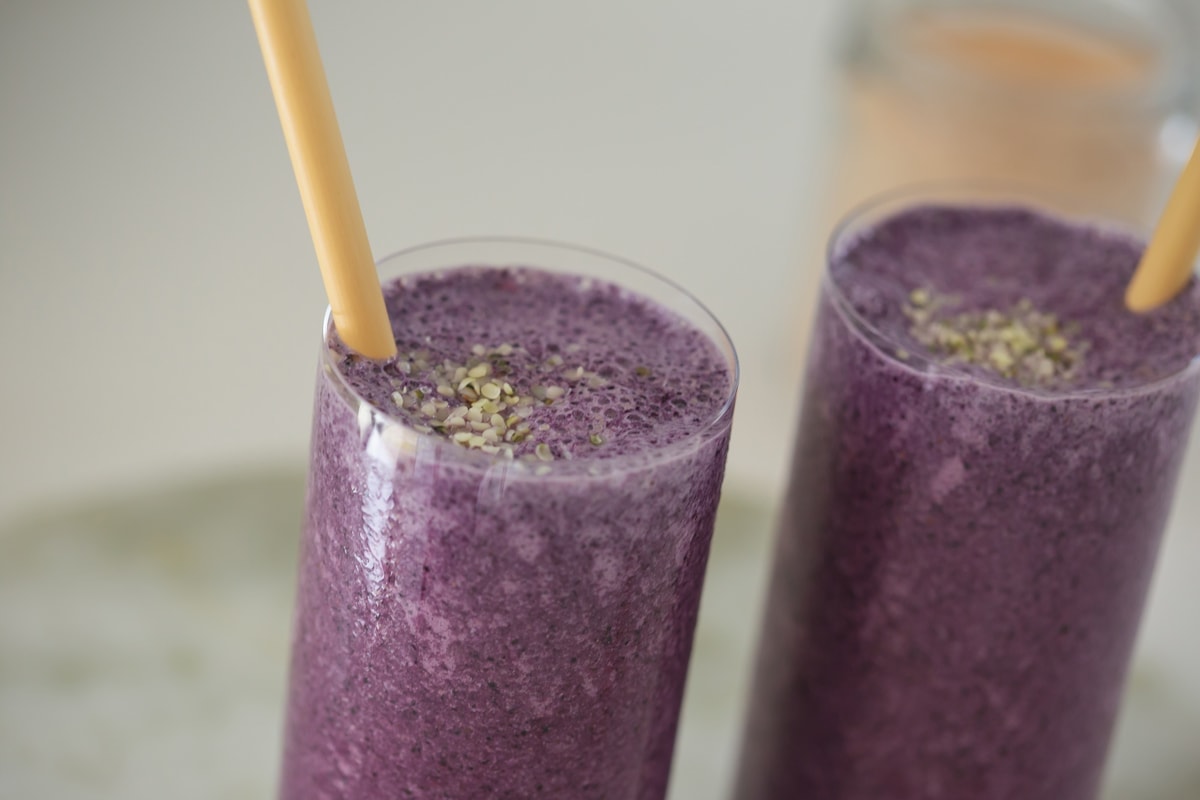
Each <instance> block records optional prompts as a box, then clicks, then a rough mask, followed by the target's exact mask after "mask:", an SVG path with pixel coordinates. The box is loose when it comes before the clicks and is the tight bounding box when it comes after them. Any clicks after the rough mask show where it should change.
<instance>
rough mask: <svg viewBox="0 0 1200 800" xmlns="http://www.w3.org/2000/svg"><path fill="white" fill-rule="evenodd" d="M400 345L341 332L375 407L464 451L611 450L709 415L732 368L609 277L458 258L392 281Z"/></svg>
mask: <svg viewBox="0 0 1200 800" xmlns="http://www.w3.org/2000/svg"><path fill="white" fill-rule="evenodd" d="M385 299H386V303H387V307H388V312H389V315H390V317H391V319H392V325H393V330H394V332H395V336H396V343H397V348H398V350H399V355H398V356H397V358H396V359H395V360H393V361H390V362H387V363H385V364H381V363H379V362H373V361H370V360H368V359H363V358H359V357H357V356H355V355H352V354H350V353H348V351H347V350H346V348H345V347H344V345H341V344H340V343H339V342H337V341H336V340H335V341H334V342H333V343H332V347H333V348H334V349H335V351H336V352H338V353H339V355H341V357H342V367H341V369H342V372H343V374H344V375H345V376H346V380H347V382H348V383H349V385H350V386H351V387H352V388H353V389H354V390H355V391H356V392H357V393H358V394H359V395H360V396H361V397H363V398H365V399H366V400H368V401H369V402H370V403H371V404H372V405H374V406H375V407H376V408H378V409H380V410H382V411H384V412H385V413H388V414H391V415H393V416H395V417H397V418H399V419H401V420H403V421H404V422H406V423H407V424H409V425H410V426H412V427H414V428H416V429H417V430H419V431H421V432H423V433H428V434H430V435H433V436H440V437H442V438H445V439H448V440H449V441H452V442H454V443H455V444H458V445H460V446H462V447H464V448H466V449H469V450H479V451H482V452H485V453H489V454H491V455H494V456H497V457H503V458H516V459H525V460H529V461H547V462H548V461H554V460H558V459H581V458H586V459H607V458H612V457H614V456H618V455H626V454H633V453H639V452H644V451H647V450H652V449H655V448H661V447H663V446H665V445H669V444H671V443H672V442H676V441H678V440H680V439H683V438H685V437H687V436H689V435H692V434H694V433H695V432H697V431H699V430H702V429H703V428H705V427H706V426H707V425H710V424H711V423H712V422H713V420H714V419H715V417H716V416H717V413H718V411H719V410H720V409H721V407H722V406H723V405H724V403H725V401H726V399H727V397H728V395H729V393H730V389H731V381H732V376H731V375H730V372H729V369H728V367H727V366H726V363H725V359H724V358H723V357H722V355H721V353H720V352H718V350H717V348H716V346H715V345H714V344H713V342H712V340H711V339H710V338H709V337H708V336H706V335H705V334H704V333H703V332H702V331H700V330H699V329H698V328H696V327H695V326H694V325H692V324H691V323H689V322H687V321H686V320H684V319H683V318H682V317H679V316H677V315H675V314H673V313H672V312H669V311H667V310H666V309H665V308H663V307H662V306H659V305H657V304H654V303H651V302H649V301H648V300H646V299H645V298H642V297H640V296H638V295H636V294H633V293H631V292H629V291H627V290H625V289H622V288H620V287H618V286H616V285H614V284H611V283H606V282H602V281H597V280H594V279H591V278H586V277H580V276H568V275H558V274H553V273H549V272H545V271H540V270H536V269H530V268H522V267H511V268H504V269H491V268H481V267H469V266H468V267H460V268H457V269H450V270H446V271H442V272H437V273H429V274H423V275H418V276H413V277H407V278H401V279H399V280H396V281H395V282H393V283H391V284H389V285H388V286H386V287H385Z"/></svg>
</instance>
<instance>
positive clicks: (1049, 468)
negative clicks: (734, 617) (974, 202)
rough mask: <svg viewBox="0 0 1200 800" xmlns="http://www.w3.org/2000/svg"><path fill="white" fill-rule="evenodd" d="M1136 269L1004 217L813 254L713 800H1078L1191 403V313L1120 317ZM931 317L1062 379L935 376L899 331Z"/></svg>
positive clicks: (858, 238)
mask: <svg viewBox="0 0 1200 800" xmlns="http://www.w3.org/2000/svg"><path fill="white" fill-rule="evenodd" d="M1140 252H1141V245H1140V243H1138V242H1137V241H1134V240H1132V239H1130V238H1127V237H1125V236H1123V235H1120V234H1117V233H1112V232H1106V231H1103V230H1099V229H1096V228H1092V227H1085V226H1082V225H1077V224H1074V223H1068V222H1066V221H1064V220H1061V219H1057V218H1051V217H1048V216H1044V215H1042V214H1040V213H1035V212H1032V211H1028V210H1022V209H1019V208H1011V207H1010V208H985V207H952V206H922V207H917V208H913V209H910V210H907V211H904V212H901V213H898V214H896V215H894V216H890V217H886V218H884V219H883V221H879V222H876V223H875V224H873V225H871V226H870V227H867V228H866V229H865V230H859V231H857V232H854V233H851V234H848V235H846V236H845V237H843V238H842V239H841V241H840V242H838V243H837V244H836V245H835V248H834V251H833V254H832V259H831V265H830V268H829V273H828V275H827V276H826V286H825V287H824V290H823V293H822V297H821V301H820V310H819V314H818V319H817V322H816V331H815V337H814V343H813V347H812V350H811V352H810V360H809V366H808V372H807V378H806V383H805V392H804V399H803V411H802V416H801V421H800V429H799V433H798V438H797V446H796V451H795V456H794V463H793V471H792V478H791V485H790V490H789V492H788V496H787V500H786V503H785V508H784V510H783V513H782V517H781V524H780V528H779V531H778V539H777V544H776V553H775V559H776V560H775V562H774V572H773V576H772V581H771V587H770V592H769V598H768V605H767V609H766V618H765V624H764V629H763V634H762V643H761V648H760V652H759V659H758V667H757V674H756V681H755V685H754V690H753V696H752V701H751V710H750V714H749V719H748V724H747V727H746V738H745V742H744V749H743V753H742V760H741V764H740V771H739V775H738V779H737V783H736V790H735V793H734V796H735V797H736V798H737V800H859V799H860V798H861V799H863V800H865V799H866V798H871V799H872V800H875V799H877V798H888V799H889V800H911V799H915V798H948V799H949V800H963V799H964V798H971V800H1014V799H1015V798H1020V800H1091V799H1092V798H1094V797H1095V796H1096V793H1097V790H1098V786H1099V781H1100V776H1101V771H1102V766H1103V763H1104V759H1105V754H1106V749H1107V746H1108V742H1109V736H1110V732H1111V730H1112V727H1113V722H1114V716H1115V714H1116V713H1117V709H1118V705H1119V701H1120V695H1121V689H1122V684H1123V681H1124V676H1125V672H1126V668H1127V664H1128V660H1129V657H1130V653H1131V650H1132V646H1133V642H1134V637H1135V633H1136V629H1137V624H1138V620H1139V616H1140V614H1141V611H1142V606H1143V601H1144V599H1145V595H1146V591H1147V586H1148V583H1149V581H1150V577H1151V572H1152V569H1153V565H1154V560H1155V555H1156V551H1157V548H1158V543H1159V539H1160V536H1161V533H1162V530H1163V527H1164V525H1165V523H1166V520H1167V516H1168V512H1169V509H1170V506H1171V501H1172V495H1173V491H1174V486H1175V482H1176V478H1177V476H1178V472H1179V467H1180V462H1181V460H1182V457H1183V454H1184V451H1185V445H1186V441H1187V438H1188V435H1189V430H1190V427H1191V421H1192V418H1193V415H1194V413H1195V410H1196V404H1197V395H1198V393H1200V371H1198V369H1197V366H1196V362H1195V357H1196V354H1197V353H1200V291H1198V290H1197V287H1196V286H1195V284H1194V283H1193V285H1191V286H1189V287H1188V289H1187V290H1186V291H1185V293H1184V294H1183V295H1182V296H1181V297H1179V298H1177V299H1176V300H1175V301H1173V302H1172V303H1171V304H1170V305H1168V306H1167V307H1165V308H1163V309H1161V310H1159V311H1157V312H1155V313H1153V314H1150V315H1147V316H1144V317H1139V316H1135V315H1132V314H1130V313H1128V312H1126V311H1125V310H1124V307H1123V304H1122V296H1123V292H1124V288H1125V286H1126V284H1127V282H1128V280H1129V277H1130V276H1131V274H1132V272H1133V270H1134V268H1135V266H1136V264H1137V261H1138V257H1139V255H1140ZM935 293H936V294H938V295H940V296H942V297H946V298H951V301H950V302H949V303H948V304H947V306H946V307H945V309H944V310H943V311H941V312H939V313H941V314H943V315H944V317H945V318H947V319H949V318H951V317H953V316H955V315H960V316H961V317H962V318H970V319H972V320H975V321H976V322H977V323H978V324H983V323H981V322H979V320H984V319H987V317H986V316H985V315H986V312H987V311H988V310H996V309H1001V310H1003V309H1014V308H1023V309H1025V311H1023V312H1019V313H1029V314H1032V313H1034V312H1031V311H1029V309H1030V308H1035V309H1038V310H1039V312H1038V313H1039V314H1045V315H1049V314H1053V315H1054V317H1055V319H1056V320H1059V321H1061V324H1062V328H1061V331H1062V335H1063V336H1064V337H1065V336H1069V337H1070V340H1071V348H1072V349H1071V350H1070V352H1072V353H1073V354H1074V355H1075V356H1077V358H1074V359H1073V360H1071V363H1070V368H1069V369H1068V368H1066V367H1064V366H1063V365H1064V364H1066V363H1067V362H1066V361H1065V360H1064V361H1062V363H1059V362H1055V364H1053V365H1052V366H1054V368H1055V369H1056V370H1057V372H1052V371H1051V370H1050V369H1047V371H1046V377H1045V380H1043V381H1041V382H1038V381H1032V382H1030V381H1027V380H1021V379H1018V378H1017V377H1015V375H1016V374H1018V373H1016V372H1014V371H1013V370H1012V369H1009V370H1008V372H1009V373H1010V374H1003V373H1002V372H1001V371H1000V370H998V369H997V365H998V364H999V365H1002V366H1006V367H1008V366H1010V365H1009V360H1010V359H1008V358H1006V357H998V358H997V359H996V360H995V361H994V362H993V361H992V360H991V359H990V351H988V356H989V357H988V358H984V359H983V360H982V361H983V363H976V362H975V361H972V360H970V359H960V358H956V357H955V356H954V351H953V350H943V349H939V348H938V347H935V346H934V345H932V344H930V342H931V339H930V338H927V337H925V336H924V335H923V334H922V330H924V329H921V328H920V326H919V325H918V322H917V321H914V320H918V319H923V320H926V321H927V319H926V318H925V317H920V318H918V316H917V314H916V313H915V312H914V310H913V303H914V300H913V298H914V297H916V298H918V299H919V300H921V301H923V302H924V303H925V307H926V308H927V309H928V308H929V307H930V306H929V301H928V298H929V297H930V296H933V294H935ZM1023 301H1024V302H1023ZM1014 313H1017V312H1014ZM1038 318H1039V319H1041V320H1042V321H1045V320H1046V319H1048V316H1041V317H1038ZM998 330H1001V331H1002V332H1003V331H1007V330H1008V329H1007V328H1003V327H1001V328H998ZM1048 330H1050V331H1051V332H1050V333H1048V334H1047V335H1046V338H1045V339H1044V340H1043V341H1045V342H1052V343H1053V346H1051V347H1049V350H1048V352H1051V353H1065V352H1067V350H1066V349H1064V348H1063V347H1061V342H1059V341H1058V340H1056V339H1055V338H1054V337H1056V336H1058V335H1059V334H1058V328H1057V327H1054V326H1050V327H1048ZM1000 355H1001V356H1004V354H1003V353H1001V354H1000Z"/></svg>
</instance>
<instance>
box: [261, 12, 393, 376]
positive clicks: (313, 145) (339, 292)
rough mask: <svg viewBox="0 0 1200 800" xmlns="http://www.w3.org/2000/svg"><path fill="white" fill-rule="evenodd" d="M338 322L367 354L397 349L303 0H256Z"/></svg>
mask: <svg viewBox="0 0 1200 800" xmlns="http://www.w3.org/2000/svg"><path fill="white" fill-rule="evenodd" d="M249 3H250V13H251V15H252V16H253V17H254V28H255V30H256V31H257V32H258V43H259V46H260V47H261V48H262V54H263V61H264V62H265V63H266V67H267V76H268V77H269V78H270V80H271V91H272V92H273V93H274V95H275V105H276V107H277V108H278V109H279V120H280V122H281V123H282V124H283V135H284V138H285V139H286V140H287V146H288V153H289V154H290V155H291V159H292V169H293V170H294V171H295V173H296V183H297V184H298V185H299V187H300V198H301V199H302V200H303V202H304V213H305V215H306V216H307V217H308V227H309V230H310V231H311V232H312V238H313V245H314V246H315V247H316V250H317V261H318V263H319V264H320V266H321V276H322V278H323V279H324V282H325V291H326V293H327V294H328V295H329V307H330V308H331V309H332V311H333V323H334V325H335V326H337V331H338V335H340V336H341V337H342V340H343V341H344V342H345V343H346V344H347V345H348V346H349V347H351V348H352V349H354V350H355V351H357V352H359V353H361V354H362V355H364V356H367V357H368V358H378V359H383V358H389V357H391V356H394V355H395V354H396V343H395V341H394V339H393V338H392V327H391V323H390V322H389V321H388V316H387V309H386V308H385V306H384V302H383V294H382V293H381V292H380V289H379V277H378V275H377V274H376V272H375V266H374V262H373V260H372V258H371V246H370V244H369V243H368V242H367V230H366V226H365V225H363V218H362V211H361V210H360V209H359V205H358V195H357V194H355V192H354V181H353V179H352V178H351V177H350V164H349V162H348V161H347V160H346V148H345V146H344V145H343V144H342V134H341V131H340V130H339V129H338V124H337V117H336V116H335V115H334V111H333V99H332V98H331V97H330V95H329V84H328V82H327V81H326V79H325V70H324V68H323V67H322V65H321V55H320V53H319V52H317V39H316V35H315V34H314V33H313V27H312V19H311V18H310V17H309V14H308V7H307V5H305V2H304V0H249Z"/></svg>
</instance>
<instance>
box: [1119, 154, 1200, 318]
mask: <svg viewBox="0 0 1200 800" xmlns="http://www.w3.org/2000/svg"><path fill="white" fill-rule="evenodd" d="M1197 252H1200V142H1197V143H1196V149H1195V150H1193V151H1192V157H1191V159H1190V160H1189V161H1188V163H1187V166H1186V167H1184V170H1183V174H1182V175H1180V176H1179V182H1178V183H1176V184H1175V189H1174V190H1173V191H1172V192H1171V199H1170V200H1169V201H1167V207H1166V210H1165V211H1163V215H1162V217H1161V218H1160V219H1159V221H1158V227H1157V228H1156V229H1155V231H1154V235H1153V236H1152V237H1151V238H1150V243H1149V245H1147V247H1146V252H1145V253H1144V254H1143V255H1142V262H1141V264H1139V265H1138V268H1137V272H1135V273H1134V276H1133V280H1132V281H1130V283H1129V289H1128V290H1127V291H1126V293H1125V305H1126V306H1127V307H1128V308H1129V310H1130V311H1136V312H1139V313H1141V312H1146V311H1153V310H1154V309H1156V308H1158V307H1159V306H1161V305H1163V304H1165V303H1168V302H1170V301H1171V299H1172V298H1174V297H1175V295H1177V294H1179V292H1180V290H1182V289H1183V287H1184V286H1186V285H1187V282H1188V280H1189V279H1190V278H1191V277H1192V269H1193V264H1194V263H1195V261H1196V254H1197Z"/></svg>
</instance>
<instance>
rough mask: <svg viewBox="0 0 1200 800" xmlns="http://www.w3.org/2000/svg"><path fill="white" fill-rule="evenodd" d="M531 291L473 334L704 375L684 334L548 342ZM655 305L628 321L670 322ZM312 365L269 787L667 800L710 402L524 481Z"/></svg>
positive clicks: (309, 792)
mask: <svg viewBox="0 0 1200 800" xmlns="http://www.w3.org/2000/svg"><path fill="white" fill-rule="evenodd" d="M443 288H444V289H446V291H450V290H449V289H447V288H446V287H443ZM475 288H476V290H478V289H479V286H478V285H476V287H475ZM454 291H459V292H464V293H469V292H471V291H472V289H471V283H470V282H466V283H464V284H460V285H458V288H457V289H455V290H454ZM550 294H553V293H552V292H551V293H550ZM539 296H543V295H540V294H539V293H538V292H536V291H534V292H529V293H527V294H526V302H525V303H524V304H523V306H522V308H521V309H520V313H519V318H517V317H514V322H513V325H512V327H511V329H510V328H508V327H506V322H505V319H506V318H505V317H504V316H499V317H496V316H492V317H491V318H490V319H489V321H488V322H487V323H486V328H487V330H488V331H489V332H491V333H493V334H494V335H495V336H496V337H497V340H498V341H506V340H511V338H512V337H513V336H515V333H514V332H513V331H514V330H516V329H517V328H520V329H522V330H524V329H529V328H530V325H529V322H528V321H529V320H538V321H540V323H539V326H537V331H538V335H539V336H540V337H542V341H543V342H545V341H550V340H552V339H554V338H555V334H556V333H559V334H562V335H563V336H564V337H566V336H569V337H570V338H571V339H572V340H573V341H582V342H584V343H585V349H584V351H582V354H583V356H585V357H592V356H595V352H594V351H589V350H588V348H600V349H603V348H605V347H609V346H612V347H617V348H621V349H625V348H628V347H629V346H630V345H632V346H633V348H634V349H632V350H627V351H626V352H627V354H628V355H630V356H631V357H633V358H635V359H638V358H643V357H644V358H646V359H663V358H665V359H666V360H668V361H676V362H678V363H679V364H683V365H686V364H688V363H691V364H699V365H701V367H702V368H705V369H707V368H708V366H711V364H712V363H713V362H712V360H711V359H712V358H714V357H715V353H716V350H715V346H713V345H712V344H711V342H708V341H707V340H706V341H705V342H704V345H705V347H704V348H702V349H701V351H700V352H699V354H698V355H696V358H698V359H699V360H690V359H693V354H692V353H689V352H686V351H679V350H677V349H673V346H672V345H671V344H669V343H670V342H679V341H688V342H691V343H693V344H694V343H695V340H694V339H693V338H691V337H690V336H685V337H683V338H682V339H678V340H675V339H671V338H669V337H657V338H651V339H644V340H642V341H639V342H626V341H625V340H624V339H620V340H619V341H618V340H617V339H615V338H614V337H617V336H623V334H619V333H616V332H615V330H616V328H619V327H620V325H619V324H617V325H614V320H613V318H611V317H608V318H603V319H602V318H599V317H597V318H579V317H574V318H572V319H573V321H572V323H571V326H570V329H569V330H566V331H562V330H559V329H558V326H559V325H560V324H561V320H560V319H559V318H558V317H557V316H556V315H555V314H554V313H553V309H551V308H545V307H541V306H539V304H538V303H537V302H536V298H537V297H539ZM544 296H549V295H544ZM623 302H624V303H625V305H624V306H623V310H624V312H628V315H634V314H635V309H633V308H632V307H631V306H630V305H629V303H630V302H631V300H630V299H629V298H626V299H625V300H624V301H623ZM652 309H653V307H651V306H646V305H644V304H643V305H642V306H641V310H640V311H637V312H636V313H640V314H643V315H645V314H649V315H651V316H655V315H657V319H658V322H657V324H658V325H660V326H664V327H672V326H675V325H676V323H675V322H674V321H673V320H674V318H673V317H669V316H668V315H667V313H666V312H665V311H662V310H657V311H653V310H652ZM609 311H612V312H614V313H615V312H621V311H622V307H610V308H609ZM514 313H515V310H514ZM621 316H622V315H620V314H618V317H617V319H618V320H619V319H620V318H621ZM459 322H460V323H463V324H466V325H467V327H468V329H469V328H470V327H471V325H476V326H480V325H483V324H484V323H483V322H480V321H479V320H476V321H474V322H471V321H470V320H467V321H465V323H464V321H463V320H461V319H460V320H459ZM443 323H444V320H440V319H439V318H438V317H437V315H431V316H430V317H429V319H427V320H425V321H424V322H423V323H422V322H421V321H419V320H414V321H411V325H416V324H423V325H426V326H428V327H429V328H430V329H436V328H437V327H438V325H440V324H443ZM576 326H580V330H578V331H576V330H575V328H576ZM409 330H411V328H409ZM413 335H414V336H417V337H423V336H424V333H423V332H421V331H419V330H417V331H415V332H413ZM526 338H528V337H526ZM531 344H532V341H531ZM663 348H666V349H665V350H664V349H663ZM330 369H332V367H327V368H326V369H323V370H322V372H321V374H320V375H319V376H318V383H317V395H316V407H315V422H314V427H313V445H312V463H311V469H310V479H309V480H310V483H309V491H308V521H307V524H306V528H305V534H304V540H303V547H302V554H301V566H300V579H299V587H300V588H299V593H298V598H297V607H296V627H295V640H294V647H293V660H292V665H291V680H290V690H289V696H288V718H287V731H286V737H285V754H284V764H283V775H282V785H281V791H280V797H281V798H283V799H284V800H316V799H317V798H322V799H324V798H342V799H344V800H383V799H384V798H386V800H404V799H405V798H423V799H425V800H434V799H436V800H477V799H478V800H484V799H485V798H504V799H505V800H529V799H530V798H548V799H549V798H554V800H574V799H575V798H578V799H579V800H599V799H600V798H604V799H605V800H661V798H662V797H663V796H664V794H665V790H666V783H667V777H668V773H669V769H670V761H671V754H672V750H673V746H674V737H675V728H676V723H677V719H678V713H679V705H680V700H681V695H682V691H683V685H684V677H685V673H686V669H687V662H688V656H689V653H690V649H691V641H692V634H693V630H694V627H695V621H696V612H697V606H698V602H699V594H700V587H701V581H702V578H703V573H704V567H705V563H706V560H707V555H708V547H709V541H710V538H711V535H712V529H713V521H714V517H715V512H716V506H717V500H718V497H719V494H720V486H721V479H722V473H723V468H724V462H725V454H726V450H727V447H728V441H729V415H728V414H726V415H724V416H723V417H721V418H720V419H719V420H718V421H716V422H713V421H712V419H711V416H712V415H714V414H715V412H716V411H717V410H718V409H719V407H720V402H722V401H723V399H724V398H723V397H721V398H718V399H717V400H716V401H715V403H716V404H715V405H713V404H710V405H709V406H708V407H707V411H708V414H709V416H710V419H709V420H708V424H707V425H706V426H702V427H700V428H699V429H696V428H693V430H692V432H691V435H690V437H687V438H677V439H676V440H675V441H674V442H673V443H671V444H668V445H666V446H665V447H658V448H655V449H653V450H649V451H648V450H646V449H645V448H640V447H639V448H633V451H634V452H633V453H632V454H627V455H626V457H623V458H619V459H614V458H611V457H610V458H606V459H595V460H591V461H588V460H580V459H576V460H573V461H571V462H557V461H556V462H555V463H554V464H553V465H552V468H551V471H550V473H549V474H544V475H538V474H536V472H535V471H534V470H535V469H536V468H534V467H531V466H530V465H527V464H524V463H522V462H519V461H518V462H507V461H504V460H503V459H499V458H495V457H489V456H486V455H484V454H481V453H478V452H466V451H463V450H462V449H461V448H458V447H457V446H455V445H452V444H450V443H448V442H445V441H442V440H439V439H436V438H434V437H433V436H428V435H411V432H410V435H408V436H407V437H406V436H397V435H395V432H396V430H397V428H396V427H395V425H394V423H393V422H392V421H389V420H388V419H387V418H385V417H384V416H383V415H380V414H375V413H372V412H371V411H370V409H369V408H367V409H365V410H364V411H361V412H360V409H359V407H358V406H357V404H356V403H354V402H352V401H351V400H350V396H349V395H348V394H347V392H346V391H345V387H344V386H343V385H342V384H341V382H340V380H339V379H338V378H337V377H336V376H335V375H333V374H332V373H331V372H330ZM685 372H686V369H685ZM710 378H711V376H710ZM723 380H724V389H725V393H726V394H727V393H728V391H729V389H730V381H731V376H730V375H729V374H728V371H726V372H725V373H724V376H723ZM360 388H362V387H360Z"/></svg>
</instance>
